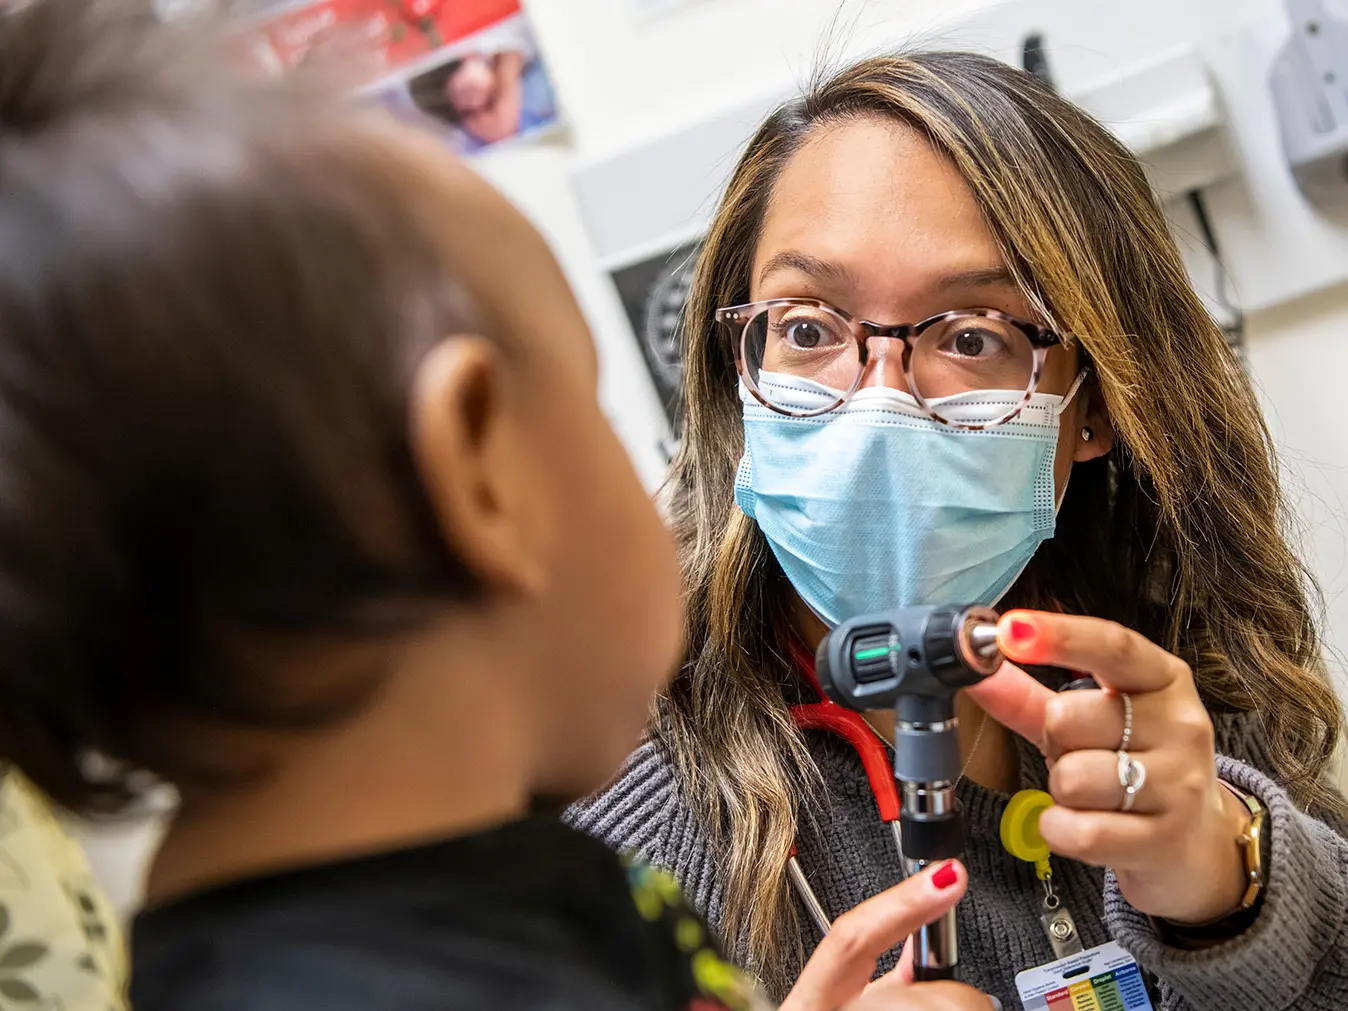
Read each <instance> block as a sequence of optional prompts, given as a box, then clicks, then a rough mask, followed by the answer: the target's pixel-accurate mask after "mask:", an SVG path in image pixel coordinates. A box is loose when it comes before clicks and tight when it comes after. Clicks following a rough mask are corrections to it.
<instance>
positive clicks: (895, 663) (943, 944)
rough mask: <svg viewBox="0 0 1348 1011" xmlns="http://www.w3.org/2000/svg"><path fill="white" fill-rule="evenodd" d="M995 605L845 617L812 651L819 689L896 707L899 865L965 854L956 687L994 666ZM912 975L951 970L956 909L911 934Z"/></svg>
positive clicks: (911, 870) (846, 700)
mask: <svg viewBox="0 0 1348 1011" xmlns="http://www.w3.org/2000/svg"><path fill="white" fill-rule="evenodd" d="M1001 663H1002V654H1001V651H1000V650H999V649H998V647H997V612H996V611H993V610H991V609H990V608H987V607H980V606H977V605H971V606H963V607H961V606H951V607H903V608H897V609H895V610H892V611H881V612H879V613H878V614H869V615H864V616H862V617H860V618H853V619H852V620H850V621H845V622H843V623H842V624H841V625H839V626H838V627H836V628H835V629H833V631H832V632H830V633H829V634H828V636H827V637H825V639H824V641H823V642H822V643H821V644H820V646H819V652H818V655H817V656H816V658H815V668H816V672H817V674H818V676H819V683H820V686H821V687H822V688H823V689H824V694H825V695H827V696H828V697H829V698H830V699H831V700H832V701H834V702H836V703H837V704H838V705H840V706H844V707H846V708H848V709H855V710H857V711H859V712H860V711H864V710H867V709H881V708H884V707H887V706H893V707H894V777H895V778H896V779H897V780H898V781H899V787H900V791H901V794H902V799H903V808H902V812H901V814H900V816H899V827H900V832H901V835H902V843H901V846H902V850H903V866H904V873H905V874H909V875H911V874H915V873H917V872H918V871H920V870H921V869H922V868H923V867H926V866H927V865H928V864H931V863H935V862H938V861H941V860H949V859H951V858H954V857H960V856H962V855H963V854H964V816H963V813H962V812H961V811H960V805H959V802H958V801H956V799H955V783H956V782H957V781H958V779H959V776H960V747H959V736H958V728H959V720H958V719H957V718H956V717H955V692H957V691H958V690H959V689H961V688H967V687H968V686H969V685H975V684H978V682H980V681H982V680H983V679H984V678H985V677H987V676H988V675H990V674H992V673H993V672H994V671H996V670H997V668H998V667H1000V666H1001ZM913 946H914V947H913V978H914V979H915V980H919V981H921V980H936V979H953V978H954V976H955V966H956V965H957V964H958V962H959V949H958V942H957V937H956V932H955V910H954V909H951V910H950V911H949V912H947V913H945V914H944V915H943V916H942V917H941V918H940V919H939V920H937V921H935V922H934V923H930V924H928V925H927V926H925V927H922V928H921V929H920V930H919V931H918V932H917V933H916V934H914V935H913Z"/></svg>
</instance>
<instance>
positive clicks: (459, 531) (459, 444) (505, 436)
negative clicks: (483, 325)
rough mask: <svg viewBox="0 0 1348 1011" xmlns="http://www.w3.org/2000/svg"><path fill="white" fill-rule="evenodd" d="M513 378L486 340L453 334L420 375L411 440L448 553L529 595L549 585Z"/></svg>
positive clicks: (427, 359) (536, 498)
mask: <svg viewBox="0 0 1348 1011" xmlns="http://www.w3.org/2000/svg"><path fill="white" fill-rule="evenodd" d="M512 379H513V377H512V376H511V374H510V371H509V369H508V367H507V365H506V363H505V361H504V360H503V358H502V356H501V353H500V351H499V350H498V349H497V348H496V346H495V345H494V344H492V343H491V342H490V341H488V340H487V339H486V338H483V337H477V336H467V335H456V336H453V337H448V338H446V339H445V340H444V341H442V342H441V343H440V344H439V345H438V346H437V347H436V348H435V349H434V350H432V351H431V352H430V353H429V354H428V355H426V357H425V359H424V360H423V361H422V363H421V366H420V368H419V369H418V370H417V375H416V379H415V382H414V385H413V395H412V404H411V419H410V424H411V442H412V452H413V456H414V458H415V460H416V464H417V468H418V470H419V472H420V474H421V479H422V483H423V485H424V486H425V491H426V495H427V497H428V499H429V500H430V503H431V507H432V508H433V509H434V511H435V514H436V517H437V518H438V519H439V521H440V529H441V531H442V533H443V534H444V538H445V541H446V543H447V544H448V545H449V547H450V550H451V551H453V552H454V554H455V555H456V556H457V557H458V558H459V559H461V560H462V561H463V563H464V564H465V565H466V566H467V567H468V569H469V570H470V571H472V572H473V573H474V574H475V575H476V576H477V577H478V578H479V579H481V580H482V581H483V582H484V583H487V584H489V585H495V586H497V587H499V588H503V589H512V590H519V591H524V592H526V593H528V592H536V591H538V590H541V589H542V587H543V585H544V583H545V581H546V571H545V565H544V561H543V559H544V556H545V551H544V550H543V549H544V545H542V544H540V543H539V540H540V536H539V535H540V532H541V530H542V527H543V524H541V523H540V522H539V520H540V517H539V515H538V510H539V507H540V502H539V499H540V497H541V496H540V495H539V494H538V493H537V489H536V488H534V487H532V486H531V485H530V483H529V482H530V475H531V474H535V473H536V472H537V467H536V466H535V465H534V461H532V460H531V459H529V458H528V456H529V451H528V447H529V441H528V438H527V433H526V432H525V431H524V427H523V424H522V418H521V414H520V407H521V404H520V402H519V400H518V397H519V396H520V395H521V394H520V391H519V390H518V389H517V388H516V384H515V383H514V382H513V381H512Z"/></svg>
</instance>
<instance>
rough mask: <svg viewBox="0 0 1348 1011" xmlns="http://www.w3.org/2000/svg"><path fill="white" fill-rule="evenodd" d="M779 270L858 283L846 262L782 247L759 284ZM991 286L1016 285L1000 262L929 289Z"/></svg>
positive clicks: (953, 275) (941, 279) (852, 284)
mask: <svg viewBox="0 0 1348 1011" xmlns="http://www.w3.org/2000/svg"><path fill="white" fill-rule="evenodd" d="M781 270H796V271H799V272H801V273H802V274H809V275H810V276H811V277H814V278H816V279H818V280H820V281H827V282H832V283H834V284H837V285H841V286H844V287H848V288H853V289H855V288H857V287H859V283H858V281H857V275H856V273H855V272H854V271H853V270H852V268H851V267H848V266H847V265H846V264H842V263H838V262H837V261H836V260H825V259H821V258H820V257H818V256H811V255H810V254H809V253H802V252H801V251H800V250H798V249H784V250H782V251H781V252H780V253H775V254H773V255H772V257H770V258H769V259H768V262H767V263H765V264H763V269H762V270H761V271H759V273H758V283H759V284H760V285H761V284H762V283H763V282H764V281H765V280H767V278H768V277H769V275H771V274H774V273H776V272H778V271H781ZM993 285H1000V286H1002V287H1007V288H1014V287H1015V286H1016V282H1015V278H1013V277H1012V276H1011V271H1009V270H1007V269H1006V267H1004V266H1002V265H1001V264H996V265H994V266H988V267H971V268H969V269H967V270H957V271H954V272H952V273H949V274H944V275H942V276H941V277H939V278H937V279H936V281H935V282H934V283H933V284H932V286H931V287H932V290H933V291H938V292H944V291H950V290H952V289H955V288H983V287H989V286H993Z"/></svg>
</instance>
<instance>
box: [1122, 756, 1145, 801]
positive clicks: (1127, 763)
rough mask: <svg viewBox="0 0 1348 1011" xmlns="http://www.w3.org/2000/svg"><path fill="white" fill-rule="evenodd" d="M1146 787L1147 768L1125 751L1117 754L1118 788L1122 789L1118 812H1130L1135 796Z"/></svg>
mask: <svg viewBox="0 0 1348 1011" xmlns="http://www.w3.org/2000/svg"><path fill="white" fill-rule="evenodd" d="M1146 785H1147V767H1146V766H1145V765H1143V764H1142V763H1141V762H1139V761H1138V760H1137V759H1136V758H1133V757H1132V756H1131V755H1129V754H1128V752H1126V751H1122V750H1121V751H1120V752H1119V786H1121V787H1123V805H1122V806H1121V807H1120V808H1119V810H1120V811H1131V810H1132V809H1133V802H1134V801H1135V800H1136V799H1137V795H1138V794H1139V793H1141V792H1142V787H1144V786H1146Z"/></svg>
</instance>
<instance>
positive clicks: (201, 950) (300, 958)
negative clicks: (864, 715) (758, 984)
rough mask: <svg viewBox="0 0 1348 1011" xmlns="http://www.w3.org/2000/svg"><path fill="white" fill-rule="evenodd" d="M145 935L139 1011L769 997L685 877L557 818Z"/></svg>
mask: <svg viewBox="0 0 1348 1011" xmlns="http://www.w3.org/2000/svg"><path fill="white" fill-rule="evenodd" d="M132 943H133V975H132V986H131V997H132V1005H133V1006H134V1007H135V1008H136V1011H308V1009H312V1011H347V1009H349V1011H383V1009H390V1011H393V1009H396V1011H451V1009H453V1011H458V1009H464V1011H467V1009H487V1008H491V1009H506V1008H510V1009H519V1011H528V1009H543V1008H547V1009H558V1011H561V1009H571V1008H574V1009H582V1008H583V1009H586V1011H609V1009H612V1011H619V1009H621V1011H712V1009H717V1011H719V1009H724V1008H729V1009H732V1011H739V1009H741V1008H744V1009H747V1008H750V1007H751V1006H754V1005H753V1004H752V1003H751V1001H752V998H751V996H750V995H749V991H748V989H747V985H746V984H744V983H743V980H742V977H740V976H739V975H738V974H737V973H735V972H734V971H733V970H732V969H730V968H729V966H727V965H726V964H725V963H724V962H721V961H720V960H719V958H718V957H717V956H716V955H715V953H714V952H713V951H711V950H710V948H709V947H708V945H709V942H708V941H707V940H706V934H705V931H704V930H703V929H702V927H701V924H700V922H699V921H697V920H696V919H695V917H693V916H692V914H690V913H688V912H687V911H686V909H685V908H684V907H683V906H682V905H681V897H680V896H679V895H678V892H677V886H673V885H672V881H671V880H670V879H668V878H667V877H664V876H662V875H661V874H660V872H656V871H652V870H650V869H648V868H643V867H637V866H631V867H626V868H625V867H624V866H623V865H622V864H621V863H619V862H618V860H617V859H616V858H615V857H614V856H613V854H612V853H611V852H610V851H609V850H607V849H606V848H605V847H604V846H603V845H602V844H600V843H598V842H596V841H594V840H592V839H589V838H587V837H585V836H583V835H581V834H580V833H578V832H575V831H573V830H571V829H568V828H566V827H564V826H562V825H561V824H559V823H558V822H557V821H556V820H555V819H551V818H543V817H535V818H529V819H526V820H523V821H519V822H514V823H511V824H508V825H505V826H503V827H501V828H497V829H493V830H491V831H488V832H484V833H481V834H479V835H474V836H470V837H465V838H460V839H453V840H449V841H444V842H439V843H434V844H431V845H425V846H420V847H417V848H411V849H405V850H401V851H396V852H390V853H383V854H378V855H374V856H368V857H363V858H359V859H352V860H344V861H341V862H337V863H331V864H327V865H322V866H316V867H310V868H304V869H301V870H297V871H292V872H287V873H282V874H276V875H273V876H269V877H264V878H255V879H252V880H247V881H241V882H238V883H234V884H230V885H227V886H225V887H222V888H219V889H216V890H213V891H210V892H206V893H202V894H198V895H194V896H191V897H188V898H185V899H183V900H181V901H178V902H175V903H172V904H170V905H167V906H163V907H160V908H157V909H152V910H149V911H147V912H145V913H143V914H142V915H141V916H139V917H138V918H137V920H136V923H135V927H134V933H133V942H132ZM714 992H715V994H716V995H713V993H714Z"/></svg>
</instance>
